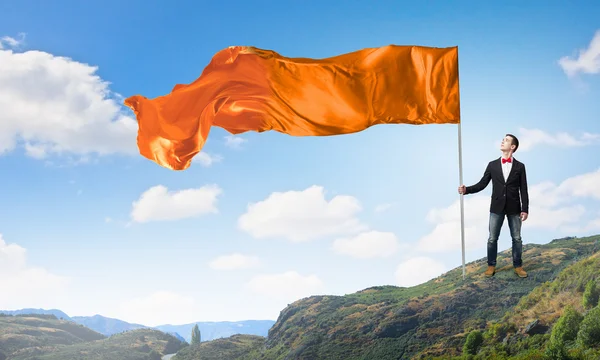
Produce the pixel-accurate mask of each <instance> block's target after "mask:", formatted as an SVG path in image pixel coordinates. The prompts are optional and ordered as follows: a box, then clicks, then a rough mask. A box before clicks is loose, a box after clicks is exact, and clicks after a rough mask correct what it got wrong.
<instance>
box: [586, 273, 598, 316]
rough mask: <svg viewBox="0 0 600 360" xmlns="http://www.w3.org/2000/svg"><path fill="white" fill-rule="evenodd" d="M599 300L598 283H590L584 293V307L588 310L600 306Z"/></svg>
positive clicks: (592, 281) (591, 281)
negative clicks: (599, 304)
mask: <svg viewBox="0 0 600 360" xmlns="http://www.w3.org/2000/svg"><path fill="white" fill-rule="evenodd" d="M598 298H600V289H598V287H597V286H596V282H595V281H594V280H590V281H588V283H587V285H586V286H585V291H584V292H583V306H584V307H585V308H586V309H589V308H593V307H594V306H596V305H598Z"/></svg>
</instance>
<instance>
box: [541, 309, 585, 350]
mask: <svg viewBox="0 0 600 360" xmlns="http://www.w3.org/2000/svg"><path fill="white" fill-rule="evenodd" d="M582 320H583V315H581V314H580V313H579V312H577V310H575V309H574V308H573V307H572V306H571V305H567V307H566V308H565V312H564V313H563V314H562V316H561V317H560V319H558V321H557V322H556V324H554V327H553V328H552V333H551V334H550V341H549V342H548V345H547V347H546V355H547V356H548V357H550V358H551V359H556V360H564V359H568V355H567V349H566V345H567V343H568V342H574V341H575V340H576V339H577V333H578V331H579V325H580V324H581V321H582Z"/></svg>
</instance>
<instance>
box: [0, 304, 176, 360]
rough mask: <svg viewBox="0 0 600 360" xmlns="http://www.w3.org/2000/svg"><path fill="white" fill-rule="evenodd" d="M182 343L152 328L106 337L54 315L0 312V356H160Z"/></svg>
mask: <svg viewBox="0 0 600 360" xmlns="http://www.w3.org/2000/svg"><path fill="white" fill-rule="evenodd" d="M183 346H184V344H183V343H182V342H181V341H179V340H178V339H177V338H175V337H174V336H172V335H168V334H165V333H163V332H161V331H158V330H152V329H139V330H133V331H128V332H124V333H121V334H116V335H113V336H111V337H109V338H107V337H105V336H104V335H102V334H99V333H97V332H95V331H93V330H90V329H88V328H86V327H84V326H82V325H79V324H76V323H74V322H70V321H64V320H57V319H56V317H54V316H52V315H18V316H0V360H8V359H10V360H75V359H77V360H80V359H86V360H115V359H118V360H160V358H161V356H162V355H165V354H172V353H175V352H177V351H178V350H180V349H181V348H182V347H183Z"/></svg>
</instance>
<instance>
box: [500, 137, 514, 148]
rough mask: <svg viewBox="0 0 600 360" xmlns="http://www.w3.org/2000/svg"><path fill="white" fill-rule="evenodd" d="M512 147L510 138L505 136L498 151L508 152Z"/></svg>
mask: <svg viewBox="0 0 600 360" xmlns="http://www.w3.org/2000/svg"><path fill="white" fill-rule="evenodd" d="M511 146H512V138H511V137H510V136H505V137H504V138H503V139H502V143H501V144H500V150H502V151H509V150H510V147H511Z"/></svg>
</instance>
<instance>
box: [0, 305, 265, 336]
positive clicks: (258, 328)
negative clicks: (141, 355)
mask: <svg viewBox="0 0 600 360" xmlns="http://www.w3.org/2000/svg"><path fill="white" fill-rule="evenodd" d="M0 313H4V314H7V315H22V314H46V315H54V316H56V317H57V318H58V319H61V318H62V319H64V320H70V321H73V322H75V323H77V324H81V325H83V326H85V327H88V328H90V329H92V330H94V331H96V332H99V333H100V334H102V335H105V336H111V335H114V334H119V333H122V332H125V331H131V330H137V329H144V328H147V329H157V330H160V331H163V332H165V333H167V334H170V335H173V336H175V337H176V338H178V339H179V340H181V341H186V342H188V343H189V342H191V341H192V335H191V334H192V328H193V327H194V325H196V324H198V328H199V329H200V333H201V336H202V341H209V340H214V339H220V338H226V337H229V336H231V335H236V334H244V335H258V336H267V334H268V332H269V329H270V328H271V327H272V326H273V324H274V323H275V321H273V320H245V321H237V322H231V321H218V322H195V323H190V324H184V325H160V326H156V327H151V326H146V325H141V324H133V323H128V322H126V321H123V320H119V319H114V318H109V317H106V316H102V315H94V316H73V317H69V316H68V315H67V314H65V313H64V312H62V311H60V310H55V309H53V310H44V309H22V310H12V311H3V310H0Z"/></svg>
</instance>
